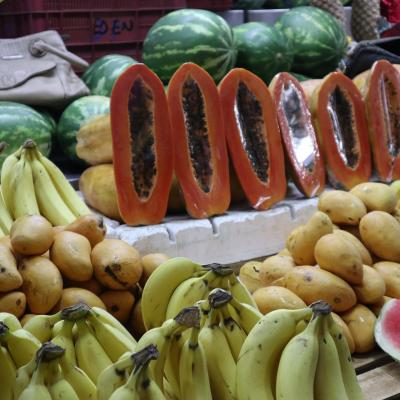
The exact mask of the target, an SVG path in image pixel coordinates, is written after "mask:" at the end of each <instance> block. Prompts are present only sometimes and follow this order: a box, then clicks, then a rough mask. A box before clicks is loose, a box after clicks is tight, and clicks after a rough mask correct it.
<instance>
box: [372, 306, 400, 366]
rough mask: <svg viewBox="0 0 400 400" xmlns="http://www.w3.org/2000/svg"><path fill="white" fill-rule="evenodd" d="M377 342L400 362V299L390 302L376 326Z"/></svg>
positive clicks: (382, 311) (383, 309)
mask: <svg viewBox="0 0 400 400" xmlns="http://www.w3.org/2000/svg"><path fill="white" fill-rule="evenodd" d="M375 340H376V343H378V345H379V347H380V348H381V349H382V350H383V351H385V352H386V353H387V354H389V355H390V356H391V357H393V358H394V359H395V360H397V361H399V362H400V299H392V300H389V301H388V302H387V303H386V304H385V305H384V306H383V307H382V310H381V312H380V314H379V318H378V320H377V321H376V324H375Z"/></svg>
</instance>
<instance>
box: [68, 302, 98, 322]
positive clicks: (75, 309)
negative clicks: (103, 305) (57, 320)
mask: <svg viewBox="0 0 400 400" xmlns="http://www.w3.org/2000/svg"><path fill="white" fill-rule="evenodd" d="M91 312H92V309H91V308H90V307H89V306H88V305H87V304H86V303H78V304H75V305H73V306H70V307H67V308H64V309H63V310H62V311H61V319H65V320H68V321H77V320H79V319H82V318H85V317H86V316H87V315H88V314H89V313H91Z"/></svg>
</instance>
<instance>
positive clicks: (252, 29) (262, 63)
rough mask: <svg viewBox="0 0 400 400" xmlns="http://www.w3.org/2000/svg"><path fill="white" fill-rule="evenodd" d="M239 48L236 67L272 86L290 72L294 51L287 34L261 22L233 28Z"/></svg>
mask: <svg viewBox="0 0 400 400" xmlns="http://www.w3.org/2000/svg"><path fill="white" fill-rule="evenodd" d="M233 35H234V37H235V40H236V43H237V47H238V57H237V61H236V66H238V67H242V68H245V69H248V70H249V71H251V72H253V73H254V74H256V75H258V76H259V77H260V78H262V79H263V80H264V81H265V83H267V84H269V82H270V80H271V79H272V78H273V77H274V75H275V74H277V73H278V72H282V71H290V67H291V65H292V62H293V52H292V49H291V47H290V45H289V44H288V41H287V40H286V37H285V35H284V34H283V33H282V32H281V31H279V30H277V29H275V28H274V27H271V26H267V25H265V24H263V23H261V22H248V23H246V24H242V25H239V26H236V27H235V28H233Z"/></svg>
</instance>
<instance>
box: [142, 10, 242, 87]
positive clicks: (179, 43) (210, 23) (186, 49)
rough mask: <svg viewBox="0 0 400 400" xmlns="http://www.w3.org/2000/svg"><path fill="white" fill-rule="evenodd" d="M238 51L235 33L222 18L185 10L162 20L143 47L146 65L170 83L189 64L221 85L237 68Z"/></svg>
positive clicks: (209, 13) (149, 33)
mask: <svg viewBox="0 0 400 400" xmlns="http://www.w3.org/2000/svg"><path fill="white" fill-rule="evenodd" d="M236 54H237V49H236V46H235V43H234V39H233V33H232V29H231V28H230V26H229V25H228V23H227V22H226V21H225V20H224V19H223V18H222V17H220V16H219V15H217V14H215V13H213V12H211V11H207V10H197V9H188V8H186V9H181V10H176V11H173V12H171V13H169V14H167V15H165V16H164V17H162V18H160V19H159V20H158V21H157V22H156V23H155V24H154V25H153V26H152V27H151V29H150V30H149V32H148V33H147V36H146V38H145V40H144V43H143V61H144V63H145V64H146V65H147V66H148V67H149V68H150V69H152V70H153V71H154V72H155V73H156V74H157V75H158V76H159V78H160V79H161V80H162V81H163V82H164V83H168V81H169V79H170V78H171V76H172V75H173V73H174V72H175V71H176V70H177V69H178V68H179V67H180V66H181V65H182V64H183V63H185V62H193V63H195V64H197V65H199V66H200V67H202V68H204V69H205V70H206V71H207V72H208V73H209V74H210V75H211V76H212V77H213V78H214V80H215V81H217V82H218V81H219V80H220V79H222V78H223V77H224V75H225V74H226V73H227V72H228V71H229V70H230V69H231V68H232V67H233V66H234V65H235V61H236Z"/></svg>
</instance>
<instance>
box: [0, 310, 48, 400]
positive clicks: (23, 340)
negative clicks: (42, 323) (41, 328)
mask: <svg viewBox="0 0 400 400" xmlns="http://www.w3.org/2000/svg"><path fill="white" fill-rule="evenodd" d="M40 346H41V343H40V342H39V340H37V339H36V338H35V337H34V336H33V335H32V334H31V333H29V332H27V331H25V330H24V329H22V328H21V325H20V323H19V321H18V320H17V319H16V317H14V316H13V315H12V314H7V313H1V315H0V382H1V384H0V398H1V399H2V400H12V398H13V385H14V382H15V376H16V372H17V368H19V367H21V366H22V365H24V364H26V363H28V362H29V361H30V360H31V359H32V358H34V356H35V354H36V351H37V350H38V349H39V348H40Z"/></svg>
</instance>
